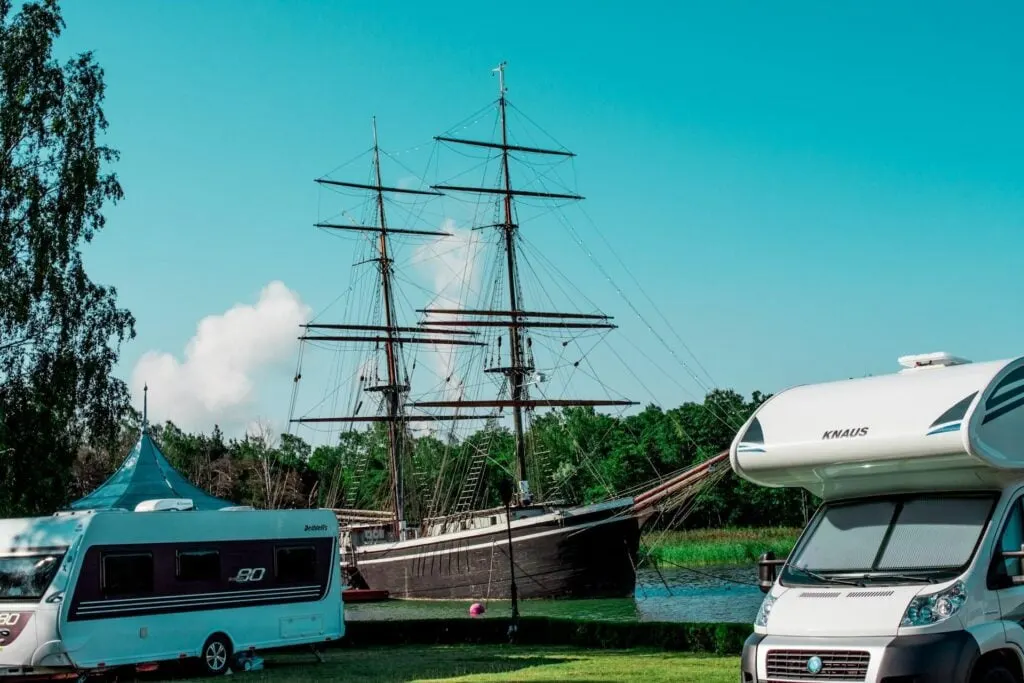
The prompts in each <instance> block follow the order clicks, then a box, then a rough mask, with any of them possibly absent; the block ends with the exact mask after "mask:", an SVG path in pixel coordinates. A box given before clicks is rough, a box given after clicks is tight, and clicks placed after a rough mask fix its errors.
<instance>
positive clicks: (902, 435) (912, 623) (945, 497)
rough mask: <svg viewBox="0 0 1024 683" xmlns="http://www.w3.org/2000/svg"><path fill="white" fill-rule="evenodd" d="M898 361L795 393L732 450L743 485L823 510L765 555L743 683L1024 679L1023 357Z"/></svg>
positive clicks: (762, 412) (994, 682) (763, 409)
mask: <svg viewBox="0 0 1024 683" xmlns="http://www.w3.org/2000/svg"><path fill="white" fill-rule="evenodd" d="M900 363H901V365H903V366H904V369H903V370H902V371H900V372H897V373H894V374H890V375H884V376H878V377H867V378H863V379H851V380H846V381H838V382H830V383H825V384H815V385H808V386H800V387H795V388H792V389H789V390H786V391H783V392H781V393H779V394H777V395H775V396H773V397H772V398H770V399H769V400H768V401H767V402H765V403H764V404H763V405H762V406H760V407H759V408H758V410H757V411H756V412H755V413H754V414H753V415H752V416H751V418H750V419H749V420H748V421H747V423H746V424H745V425H744V426H743V427H742V428H741V430H740V431H739V433H738V435H737V437H736V439H735V440H734V441H733V444H732V447H731V452H730V460H731V464H732V467H733V469H734V470H735V472H736V473H737V474H739V475H740V476H742V477H743V478H745V479H747V480H749V481H752V482H754V483H756V484H761V485H764V486H776V487H777V486H793V487H803V488H805V489H807V490H808V491H810V492H812V493H814V494H816V495H817V496H820V497H821V498H822V499H823V504H822V506H821V507H820V509H819V510H818V511H817V512H816V513H815V515H814V517H813V518H812V519H811V520H810V522H809V523H808V524H807V527H806V528H805V529H804V531H803V533H802V534H801V536H800V539H799V540H798V541H797V544H796V546H795V547H794V549H793V551H792V553H790V555H789V557H788V558H787V559H786V560H785V561H781V560H773V558H771V556H770V555H769V556H763V557H762V562H761V565H760V568H759V573H760V577H761V580H762V590H764V591H765V592H766V593H767V595H765V598H764V602H763V603H762V605H761V608H760V610H759V611H758V614H757V617H756V620H755V623H754V633H753V634H752V635H751V636H750V638H749V639H748V640H747V642H746V644H745V646H744V648H743V657H742V665H741V666H742V672H741V675H740V680H741V681H742V682H743V683H764V682H767V681H771V682H777V681H802V682H805V683H806V682H810V681H865V682H868V683H931V682H936V683H938V682H941V683H962V682H963V683H966V682H969V683H1022V681H1024V675H1022V669H1024V628H1022V626H1021V624H1022V621H1024V569H1022V566H1021V558H1022V557H1024V546H1022V543H1024V513H1022V500H1024V357H1022V358H1015V359H1012V360H1001V361H995V362H986V363H971V362H968V361H965V360H963V359H959V358H955V357H951V356H949V355H947V354H925V355H921V356H910V357H905V358H901V359H900ZM776 570H778V571H776ZM776 574H777V576H776Z"/></svg>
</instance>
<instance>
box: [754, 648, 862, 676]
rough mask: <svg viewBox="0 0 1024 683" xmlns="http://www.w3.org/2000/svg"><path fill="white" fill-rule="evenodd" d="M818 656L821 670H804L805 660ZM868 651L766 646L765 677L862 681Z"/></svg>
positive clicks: (805, 666) (805, 668)
mask: <svg viewBox="0 0 1024 683" xmlns="http://www.w3.org/2000/svg"><path fill="white" fill-rule="evenodd" d="M814 656H817V657H819V658H821V671H819V672H818V673H811V672H810V671H808V667H807V661H808V660H809V659H810V658H811V657H814ZM870 659H871V655H870V654H869V653H867V652H860V651H856V650H825V651H822V650H768V680H769V681H775V680H786V681H794V680H796V681H863V680H864V679H865V678H867V675H868V661H869V660H870Z"/></svg>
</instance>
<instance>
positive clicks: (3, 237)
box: [0, 0, 135, 515]
mask: <svg viewBox="0 0 1024 683" xmlns="http://www.w3.org/2000/svg"><path fill="white" fill-rule="evenodd" d="M62 28H63V21H62V19H61V15H60V10H59V8H58V6H57V3H56V2H55V0H42V1H40V2H26V3H24V4H22V5H21V6H20V8H19V10H18V11H17V12H16V13H15V12H13V11H12V3H11V2H10V0H0V417H2V421H3V434H4V436H3V440H4V456H3V457H2V458H0V510H3V511H4V513H5V514H7V515H12V514H29V513H35V512H49V511H52V510H53V508H54V507H56V506H57V505H58V504H59V503H60V502H61V501H62V499H63V498H64V497H65V496H66V492H67V491H68V487H69V485H71V484H72V482H71V477H70V474H71V472H72V463H73V462H74V460H75V456H76V453H77V451H78V449H79V447H80V445H82V443H83V440H84V439H85V438H86V437H88V438H89V439H90V441H92V442H93V443H98V444H105V445H107V446H110V447H113V446H114V445H115V444H116V440H117V437H118V433H119V423H120V420H121V418H122V417H123V416H124V414H125V408H126V406H127V388H126V387H125V385H124V383H123V382H121V381H120V380H118V379H116V378H115V377H114V376H113V374H112V370H113V367H114V364H115V363H116V361H117V356H118V349H119V348H120V344H121V343H122V342H124V341H125V340H126V339H130V338H131V337H133V336H134V334H135V331H134V322H135V321H134V318H133V317H132V315H131V314H130V313H129V312H128V311H126V310H124V309H121V308H119V307H118V306H117V301H116V292H115V291H114V289H113V288H110V287H103V286H100V285H97V284H96V283H94V282H93V281H92V280H91V279H90V278H89V276H88V275H87V273H86V272H85V266H84V264H83V261H82V254H81V248H82V244H83V243H85V242H89V241H91V240H92V239H93V237H94V236H95V235H96V233H97V232H98V231H100V230H101V229H102V228H103V227H104V217H103V213H102V209H103V207H104V205H105V204H106V203H107V202H116V201H117V200H119V199H120V198H121V197H122V192H121V186H120V185H119V183H118V181H117V177H116V176H115V175H114V174H113V173H112V172H109V171H108V169H107V167H108V166H109V164H110V163H112V162H113V161H115V160H116V158H117V153H116V152H115V151H114V150H113V149H111V148H109V147H106V146H104V145H102V144H100V142H99V141H98V140H99V137H100V134H101V133H102V132H103V131H104V130H105V129H106V128H107V121H106V118H105V117H104V114H103V108H102V103H103V97H104V83H103V70H102V69H101V68H100V67H99V66H98V65H97V64H96V63H95V62H94V61H93V58H92V55H91V54H90V53H84V54H80V55H77V56H75V57H73V58H71V59H70V60H68V61H67V62H66V63H64V64H58V63H57V61H56V60H55V59H54V58H53V47H54V41H55V40H56V39H57V38H58V37H59V36H60V33H61V30H62Z"/></svg>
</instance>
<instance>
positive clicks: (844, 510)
mask: <svg viewBox="0 0 1024 683" xmlns="http://www.w3.org/2000/svg"><path fill="white" fill-rule="evenodd" d="M994 504H995V494H981V495H970V496H965V495H955V494H947V495H939V494H936V495H922V496H914V497H898V498H897V497H893V498H872V499H870V500H863V501H854V502H843V503H836V504H831V505H826V506H824V507H823V508H822V510H821V511H819V514H818V515H817V517H816V519H815V521H814V522H813V526H812V528H811V529H809V530H808V533H807V534H806V536H805V537H804V538H803V539H802V540H801V542H800V544H799V546H798V547H797V548H795V549H794V551H793V553H792V555H791V556H790V558H789V561H788V562H787V564H786V566H785V568H784V569H783V572H782V577H781V578H782V582H783V583H788V584H799V585H814V584H822V583H839V584H848V583H851V582H852V583H855V584H857V585H859V584H861V583H863V584H865V585H866V584H868V583H871V584H877V583H901V582H921V583H930V582H934V581H940V580H944V579H947V578H952V577H953V576H956V575H957V574H959V573H961V571H962V569H963V568H964V567H965V566H966V565H967V564H968V563H969V562H970V561H971V557H972V556H973V555H974V551H975V549H976V548H977V546H978V541H979V540H980V538H981V533H982V531H983V530H984V528H985V525H986V524H987V523H988V519H989V515H990V514H991V512H992V506H993V505H994Z"/></svg>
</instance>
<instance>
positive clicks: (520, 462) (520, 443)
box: [496, 62, 530, 503]
mask: <svg viewBox="0 0 1024 683" xmlns="http://www.w3.org/2000/svg"><path fill="white" fill-rule="evenodd" d="M496 71H497V72H498V93H499V95H498V107H499V109H500V111H501V145H502V149H501V168H502V176H504V179H505V197H504V202H503V204H504V205H505V224H504V225H503V226H502V228H501V229H502V230H503V231H504V233H505V259H506V261H507V264H508V302H509V308H511V309H512V310H511V315H510V317H509V320H510V323H511V324H510V325H509V327H508V337H509V342H510V346H509V351H510V356H511V363H510V364H509V373H508V378H509V382H510V384H511V385H512V386H511V389H512V401H513V404H512V426H513V428H514V429H515V437H516V470H517V472H518V474H519V494H520V499H521V500H525V501H526V502H527V503H529V499H530V489H529V483H528V479H527V476H526V441H525V439H524V438H523V409H522V407H521V406H520V405H519V402H520V401H522V400H523V399H524V398H526V387H525V386H524V385H525V383H526V370H527V369H526V367H525V365H524V363H523V340H522V338H521V337H520V335H519V329H520V328H519V324H518V323H519V315H518V314H517V313H516V311H518V310H519V278H518V269H517V268H516V242H515V231H516V225H515V223H514V222H513V220H512V179H511V177H510V176H509V172H508V121H507V112H506V111H505V62H502V63H501V64H499V65H498V68H497V69H496Z"/></svg>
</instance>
